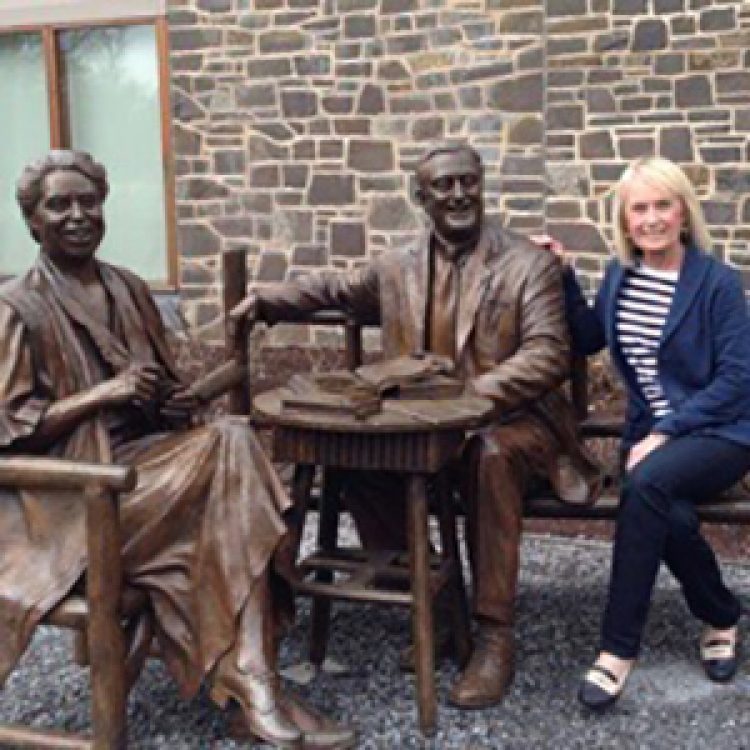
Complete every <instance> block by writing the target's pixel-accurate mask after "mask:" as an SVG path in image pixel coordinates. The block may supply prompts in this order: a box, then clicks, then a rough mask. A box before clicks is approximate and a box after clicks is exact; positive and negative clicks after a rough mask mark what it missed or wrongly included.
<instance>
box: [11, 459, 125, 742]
mask: <svg viewBox="0 0 750 750" xmlns="http://www.w3.org/2000/svg"><path fill="white" fill-rule="evenodd" d="M135 483H136V476H135V471H134V470H133V469H132V468H129V467H126V466H115V465H104V464H93V463H84V462H78V461H67V460H63V459H53V458H44V457H38V456H12V457H3V458H0V485H2V486H6V487H13V488H15V489H24V488H40V487H44V488H51V489H61V490H62V489H74V490H80V491H81V495H82V500H83V501H84V502H85V503H86V527H87V528H86V538H87V551H88V568H87V585H86V600H85V602H82V601H81V600H80V597H69V598H68V599H66V600H64V601H63V602H62V603H61V604H60V605H58V607H56V608H55V609H54V610H53V611H52V612H51V613H50V614H49V615H48V617H47V620H46V621H48V622H50V623H51V624H56V625H59V626H62V627H73V628H80V627H84V628H85V629H86V634H87V642H88V652H89V659H90V664H91V703H92V723H93V737H92V739H91V740H88V739H87V738H84V737H80V736H75V735H70V734H63V733H60V732H52V731H44V730H36V729H34V730H32V729H29V728H25V727H17V726H2V727H0V745H5V743H8V745H10V746H12V747H35V748H84V747H90V748H95V749H96V750H105V749H106V750H119V749H120V748H124V747H126V744H127V731H126V697H127V687H126V683H127V680H126V675H125V670H126V666H125V642H124V634H123V630H122V627H121V614H122V613H121V604H122V591H123V585H122V567H121V560H120V524H119V510H118V496H119V493H121V492H127V491H128V490H131V489H133V488H134V487H135ZM66 605H68V606H66Z"/></svg>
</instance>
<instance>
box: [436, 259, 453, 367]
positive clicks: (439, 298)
mask: <svg viewBox="0 0 750 750" xmlns="http://www.w3.org/2000/svg"><path fill="white" fill-rule="evenodd" d="M457 311H458V268H457V267H456V263H454V262H453V261H451V260H448V259H447V258H446V257H444V256H443V255H442V254H441V253H439V252H436V253H435V268H434V275H433V283H432V309H431V317H430V320H431V325H430V351H431V352H434V353H435V354H443V355H445V356H446V357H450V358H451V359H452V360H454V361H455V359H456V313H457Z"/></svg>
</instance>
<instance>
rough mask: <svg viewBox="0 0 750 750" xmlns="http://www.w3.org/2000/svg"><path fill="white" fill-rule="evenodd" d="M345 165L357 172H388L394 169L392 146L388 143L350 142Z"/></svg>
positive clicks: (374, 141) (370, 141)
mask: <svg viewBox="0 0 750 750" xmlns="http://www.w3.org/2000/svg"><path fill="white" fill-rule="evenodd" d="M346 165H347V167H348V168H349V169H354V170H355V171H358V172H390V171H392V170H393V169H394V167H395V161H394V154H393V144H392V143H391V142H390V141H376V140H358V139H355V140H352V141H350V143H349V147H348V153H347V161H346Z"/></svg>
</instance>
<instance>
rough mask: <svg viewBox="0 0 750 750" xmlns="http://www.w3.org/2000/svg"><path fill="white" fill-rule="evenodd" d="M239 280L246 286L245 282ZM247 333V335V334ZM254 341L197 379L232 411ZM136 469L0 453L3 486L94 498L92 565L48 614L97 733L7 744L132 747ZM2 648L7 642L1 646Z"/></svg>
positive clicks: (233, 289) (141, 595)
mask: <svg viewBox="0 0 750 750" xmlns="http://www.w3.org/2000/svg"><path fill="white" fill-rule="evenodd" d="M223 276H224V280H225V287H224V307H225V309H231V308H232V307H233V306H234V305H235V304H237V302H239V301H240V299H242V297H243V296H244V292H245V288H244V284H245V278H246V276H245V255H244V254H234V255H231V256H229V255H227V256H225V258H224V263H223ZM238 282H239V283H238ZM240 333H241V332H240ZM246 348H247V342H246V338H243V337H242V336H241V335H240V336H238V335H228V336H227V348H226V361H225V362H224V364H222V365H220V366H219V367H217V368H215V369H214V370H213V371H212V372H211V373H210V374H209V375H207V376H206V377H204V378H202V379H201V381H200V385H196V384H193V388H194V389H195V390H197V391H198V395H199V396H200V398H201V399H202V400H204V401H208V400H211V399H213V398H215V397H216V396H220V395H222V394H225V393H229V411H230V412H231V413H232V414H247V411H248V398H247V369H246V365H247V351H246ZM135 484H136V472H135V470H134V469H133V468H131V467H128V466H117V465H113V464H110V465H107V464H95V463H85V462H79V461H69V460H63V459H52V458H46V457H40V456H4V457H0V486H3V487H12V488H15V489H24V488H51V489H59V490H71V489H72V490H76V491H80V499H81V502H84V503H86V518H87V553H88V565H87V569H86V574H85V581H81V583H80V584H79V585H77V586H76V587H75V589H74V591H73V592H71V594H69V595H68V596H67V597H66V598H65V599H64V600H63V601H61V602H60V603H59V604H58V605H57V606H56V607H55V608H54V609H53V610H52V611H50V612H49V613H48V614H47V616H46V617H45V618H44V619H43V621H42V622H43V624H47V625H52V626H55V627H60V628H66V629H72V630H73V631H74V632H75V634H76V636H75V659H76V661H77V663H79V664H81V665H82V666H85V665H88V666H89V667H90V672H91V718H92V733H91V736H83V735H75V734H71V733H64V732H58V731H53V730H42V729H35V728H30V727H25V726H18V725H0V747H6V746H8V747H33V748H55V749H56V750H62V749H63V748H65V749H66V750H83V748H93V749H94V750H121V749H122V748H125V747H127V723H126V716H127V696H128V693H129V690H130V687H131V686H132V685H133V683H134V682H135V680H136V679H137V677H138V675H139V674H140V671H141V668H142V666H143V663H144V661H145V659H146V658H147V657H148V656H149V654H150V653H152V649H151V647H152V641H153V630H152V626H151V618H150V616H149V614H148V607H149V604H148V598H147V596H146V594H145V592H143V591H142V590H139V589H137V588H134V587H129V586H127V585H126V584H125V583H124V581H123V575H122V566H121V560H120V549H121V546H120V528H119V513H118V499H119V495H120V493H122V492H127V491H129V490H132V489H133V488H134V487H135ZM0 647H2V646H1V645H0Z"/></svg>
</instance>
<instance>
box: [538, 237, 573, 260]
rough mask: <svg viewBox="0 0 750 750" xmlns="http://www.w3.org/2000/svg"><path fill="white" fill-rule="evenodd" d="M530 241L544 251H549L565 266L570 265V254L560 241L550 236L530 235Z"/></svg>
mask: <svg viewBox="0 0 750 750" xmlns="http://www.w3.org/2000/svg"><path fill="white" fill-rule="evenodd" d="M529 239H530V240H531V241H532V242H533V243H534V244H535V245H536V246H537V247H540V248H542V250H547V251H549V252H550V253H552V254H553V255H555V256H556V257H558V258H559V259H560V261H561V263H562V264H563V265H564V266H567V265H570V261H569V259H568V254H567V253H566V252H565V247H564V246H563V243H562V242H560V240H556V239H555V238H554V237H552V236H551V235H549V234H543V233H542V234H530V235H529Z"/></svg>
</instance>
